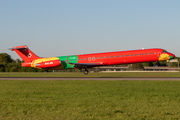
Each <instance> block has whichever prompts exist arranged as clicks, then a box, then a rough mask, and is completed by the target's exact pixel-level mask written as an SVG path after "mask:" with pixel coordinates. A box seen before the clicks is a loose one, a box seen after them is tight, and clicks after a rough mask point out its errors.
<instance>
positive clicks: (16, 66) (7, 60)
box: [0, 53, 180, 72]
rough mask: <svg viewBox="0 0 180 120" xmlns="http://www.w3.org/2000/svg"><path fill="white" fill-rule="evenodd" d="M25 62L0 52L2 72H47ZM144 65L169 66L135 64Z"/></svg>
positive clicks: (136, 66)
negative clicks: (26, 64)
mask: <svg viewBox="0 0 180 120" xmlns="http://www.w3.org/2000/svg"><path fill="white" fill-rule="evenodd" d="M175 59H178V60H179V59H180V57H176V58H175ZM23 62H24V61H21V60H19V59H16V60H14V59H12V58H11V56H10V55H8V54H7V53H0V72H45V70H44V69H37V68H31V67H21V63H23ZM116 66H121V65H116ZM123 66H124V65H123ZM144 66H167V65H166V61H161V62H147V63H136V64H133V67H134V68H137V69H139V68H143V67H144ZM170 66H172V67H177V66H178V63H170ZM92 69H93V68H92ZM92 69H91V70H92ZM61 71H62V72H77V71H78V70H76V69H65V70H61ZM93 71H96V69H93Z"/></svg>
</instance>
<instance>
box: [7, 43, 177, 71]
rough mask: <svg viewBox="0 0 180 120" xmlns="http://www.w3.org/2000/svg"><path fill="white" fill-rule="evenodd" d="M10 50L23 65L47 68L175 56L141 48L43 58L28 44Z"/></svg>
mask: <svg viewBox="0 0 180 120" xmlns="http://www.w3.org/2000/svg"><path fill="white" fill-rule="evenodd" d="M10 50H13V51H15V52H16V53H17V54H18V55H19V56H20V57H21V58H22V59H23V60H24V63H22V64H21V65H22V66H23V67H34V68H41V69H45V70H61V69H74V68H77V69H80V70H81V69H85V74H87V73H88V70H87V68H91V67H95V66H106V65H119V64H132V63H142V62H154V61H156V62H157V61H165V60H170V59H173V58H174V57H175V55H174V54H172V53H169V52H167V51H166V50H164V49H159V48H156V49H141V50H129V51H116V52H103V53H92V54H81V55H68V56H59V57H48V58H42V57H39V56H37V55H35V54H34V53H33V52H32V51H31V50H30V49H29V48H28V47H27V46H26V45H23V46H17V47H13V48H11V49H10Z"/></svg>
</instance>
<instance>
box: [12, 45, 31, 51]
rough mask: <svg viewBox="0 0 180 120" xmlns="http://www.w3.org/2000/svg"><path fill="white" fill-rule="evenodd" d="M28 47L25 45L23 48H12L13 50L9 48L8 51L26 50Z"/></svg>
mask: <svg viewBox="0 0 180 120" xmlns="http://www.w3.org/2000/svg"><path fill="white" fill-rule="evenodd" d="M27 48H28V47H27V46H26V45H24V46H17V47H13V48H9V50H12V51H13V50H20V49H27Z"/></svg>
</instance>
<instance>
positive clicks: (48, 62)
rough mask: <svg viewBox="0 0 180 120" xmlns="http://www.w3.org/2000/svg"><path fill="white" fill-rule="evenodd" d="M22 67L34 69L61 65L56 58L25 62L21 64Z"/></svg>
mask: <svg viewBox="0 0 180 120" xmlns="http://www.w3.org/2000/svg"><path fill="white" fill-rule="evenodd" d="M21 65H22V67H35V68H52V67H57V66H60V65H61V61H60V60H59V58H57V57H53V58H42V59H37V60H34V61H32V62H28V63H27V62H25V63H22V64H21Z"/></svg>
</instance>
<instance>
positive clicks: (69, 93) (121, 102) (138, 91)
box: [0, 80, 180, 120]
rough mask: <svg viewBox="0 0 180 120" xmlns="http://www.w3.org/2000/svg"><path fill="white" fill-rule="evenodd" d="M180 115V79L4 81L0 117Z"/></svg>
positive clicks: (100, 119) (141, 119)
mask: <svg viewBox="0 0 180 120" xmlns="http://www.w3.org/2000/svg"><path fill="white" fill-rule="evenodd" d="M179 118H180V82H179V81H5V80H1V81H0V120H3V119H15V120H17V119H19V120H21V119H33V120H34V119H43V120H44V119H52V120H54V119H61V120H77V119H78V120H82V119H91V120H104V119H107V120H109V119H112V120H119V119H121V120H129V119H132V120H133V119H134V120H136V119H137V120H145V119H174V120H176V119H179Z"/></svg>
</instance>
